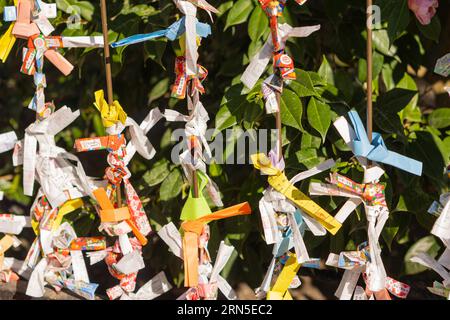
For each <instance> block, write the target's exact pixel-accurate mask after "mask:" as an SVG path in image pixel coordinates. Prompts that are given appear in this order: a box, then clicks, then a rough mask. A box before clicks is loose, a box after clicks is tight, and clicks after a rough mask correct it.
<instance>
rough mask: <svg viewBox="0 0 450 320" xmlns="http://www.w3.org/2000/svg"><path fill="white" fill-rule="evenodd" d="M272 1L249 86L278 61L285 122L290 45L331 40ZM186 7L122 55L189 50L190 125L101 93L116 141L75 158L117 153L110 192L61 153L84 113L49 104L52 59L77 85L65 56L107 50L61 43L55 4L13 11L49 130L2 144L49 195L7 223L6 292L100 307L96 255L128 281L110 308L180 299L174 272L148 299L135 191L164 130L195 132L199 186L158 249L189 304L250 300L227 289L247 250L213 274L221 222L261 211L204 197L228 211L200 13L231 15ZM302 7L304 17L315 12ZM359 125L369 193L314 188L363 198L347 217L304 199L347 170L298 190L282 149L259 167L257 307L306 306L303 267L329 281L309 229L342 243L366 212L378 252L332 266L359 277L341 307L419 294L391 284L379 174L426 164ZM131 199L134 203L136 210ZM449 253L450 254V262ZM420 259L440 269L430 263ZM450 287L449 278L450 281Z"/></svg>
mask: <svg viewBox="0 0 450 320" xmlns="http://www.w3.org/2000/svg"><path fill="white" fill-rule="evenodd" d="M259 1H260V3H261V5H262V7H263V9H264V10H265V12H266V13H267V15H268V17H269V19H270V28H271V37H270V38H269V39H268V40H267V42H266V44H265V45H264V46H263V48H262V49H261V51H260V52H259V53H258V54H257V55H256V56H255V57H254V58H253V59H252V61H251V63H250V65H249V66H248V68H247V70H246V71H245V73H244V75H243V76H242V82H243V83H244V84H245V85H246V86H247V87H249V88H252V87H254V86H255V84H256V82H257V80H258V79H259V78H260V77H261V75H262V74H263V73H264V70H265V69H266V67H267V65H268V64H269V62H270V59H271V58H273V66H274V72H273V74H272V75H271V76H270V77H269V78H267V79H266V80H264V82H263V84H262V90H263V94H264V97H265V100H266V109H267V112H268V113H276V112H279V98H277V96H278V97H279V94H281V92H282V90H283V84H284V83H286V82H287V81H290V80H292V79H295V77H296V75H295V72H294V65H293V60H292V59H291V58H290V57H289V56H288V55H287V54H286V53H285V51H284V47H285V43H286V41H287V39H288V38H289V37H306V36H308V35H309V34H311V33H313V32H315V31H317V30H319V29H320V26H311V27H302V28H293V27H291V26H289V25H288V24H278V17H279V16H281V14H282V12H283V8H284V4H285V2H286V0H284V1H283V0H282V1H267V0H259ZM174 2H175V4H176V7H177V8H178V9H179V10H180V12H181V13H182V14H183V17H182V18H181V19H179V20H178V21H176V22H175V23H173V24H172V25H171V26H169V27H168V28H167V29H164V30H161V31H157V32H153V33H150V34H139V35H134V36H132V37H129V38H126V39H122V40H120V41H118V42H116V43H113V44H111V46H112V47H113V48H115V47H119V46H124V45H131V44H136V43H141V42H144V41H149V40H152V39H155V38H157V37H166V38H167V39H168V40H171V41H179V42H180V47H181V48H182V53H181V55H180V56H178V57H177V58H176V61H175V63H174V64H175V82H174V85H173V87H172V92H171V95H172V97H174V98H178V99H185V100H186V101H187V112H188V114H187V115H184V114H181V113H179V112H177V111H174V110H167V109H166V110H165V111H164V112H161V111H160V110H159V109H158V108H156V109H153V110H151V111H150V112H149V113H148V115H147V117H146V118H145V119H144V120H143V121H142V123H141V124H140V125H139V124H138V123H136V122H135V121H134V120H133V119H131V118H130V117H128V116H127V114H126V112H125V111H124V109H123V108H122V106H121V105H120V103H119V102H118V101H114V102H113V103H112V104H111V105H110V104H108V102H107V101H106V100H105V98H104V94H103V91H101V90H100V91H97V92H95V102H94V105H95V107H96V108H97V109H98V111H99V112H100V114H101V117H102V120H103V124H104V126H105V128H106V132H107V133H108V136H105V137H96V138H86V139H78V140H76V141H75V149H76V151H78V152H89V151H94V150H108V156H107V161H108V164H109V167H108V168H107V169H106V171H105V175H104V177H103V178H102V179H97V178H92V177H88V176H86V174H85V171H84V170H83V166H82V164H81V163H80V161H79V159H78V158H77V157H76V156H75V155H74V154H72V153H70V152H68V151H66V150H64V149H62V148H60V147H58V146H56V144H55V135H57V134H58V133H59V132H61V131H62V130H64V129H65V128H66V127H68V126H69V125H70V124H71V123H72V122H73V121H74V120H75V119H76V118H77V117H78V116H79V115H80V112H79V111H75V112H73V111H72V110H71V109H69V108H68V107H66V106H64V107H61V108H56V107H55V106H54V104H53V103H51V102H47V101H45V95H44V90H45V88H46V87H47V83H46V79H45V74H44V72H43V65H44V61H45V59H47V60H49V61H50V62H51V63H52V64H53V65H54V66H56V67H57V68H58V69H59V70H60V71H61V72H62V73H63V74H64V75H68V74H69V73H70V72H71V71H72V69H73V66H72V65H71V63H70V62H69V61H67V60H66V59H65V58H64V57H63V56H62V55H61V54H60V53H59V52H58V50H57V49H58V48H81V47H102V46H103V37H64V36H62V37H61V36H50V34H51V33H52V32H53V31H54V28H53V27H52V25H51V23H50V22H49V19H51V18H54V17H56V9H57V8H56V5H54V4H47V3H44V2H43V1H39V0H37V1H32V0H15V1H14V6H9V7H5V8H4V18H5V20H6V21H9V22H10V23H11V25H10V27H9V29H8V31H7V32H6V33H5V34H4V35H3V36H2V38H1V39H0V58H1V59H2V61H5V60H6V58H7V57H8V54H9V52H10V51H11V49H12V47H13V45H14V43H15V41H16V39H23V40H26V41H27V45H26V46H25V47H24V49H23V65H22V67H21V72H23V73H25V74H28V75H32V76H33V78H34V83H35V86H36V93H35V95H34V97H33V99H32V101H31V103H30V105H29V108H30V109H33V110H34V111H36V121H35V122H34V123H32V124H31V125H30V126H29V127H28V128H27V129H26V130H25V133H24V138H23V139H22V140H18V138H17V135H16V133H14V132H8V133H4V134H2V135H1V136H0V152H6V151H9V150H12V149H13V150H14V151H13V162H14V165H15V166H19V165H22V166H23V188H24V192H25V194H26V195H28V196H32V195H33V194H34V184H35V181H37V182H38V184H39V185H40V188H39V190H38V192H37V196H36V198H35V201H34V203H33V205H32V208H31V211H30V216H29V217H24V216H16V215H13V214H2V215H0V233H4V234H5V236H4V237H3V238H1V239H0V281H3V282H8V281H15V280H17V279H18V278H19V276H22V277H23V278H25V279H28V287H27V291H26V293H27V295H29V296H32V297H42V296H43V295H44V293H45V288H44V287H45V286H46V285H50V286H52V287H53V288H54V289H56V290H57V291H59V290H62V289H67V290H70V291H72V292H74V293H75V294H77V295H79V296H81V297H84V298H86V299H94V298H95V292H96V289H97V287H98V285H97V284H95V283H91V282H90V279H89V275H88V272H87V268H86V265H85V261H84V256H83V254H84V252H85V253H86V256H87V257H88V258H89V259H90V264H91V265H92V264H95V263H98V262H100V261H104V262H105V263H106V265H107V267H108V270H109V273H110V274H111V276H113V277H114V278H116V279H117V280H118V284H117V285H116V286H114V287H112V288H109V289H107V292H106V293H107V295H108V297H109V298H110V299H118V298H120V299H154V298H156V297H158V296H160V295H161V294H163V293H165V292H167V291H169V290H170V289H171V288H172V286H171V284H170V283H169V281H168V280H167V278H166V276H165V274H164V272H161V273H159V274H158V275H156V276H155V277H154V278H153V279H151V280H150V281H149V282H148V283H146V284H145V285H143V286H142V287H141V288H139V289H138V290H137V291H136V278H137V274H138V272H139V270H141V269H143V268H145V264H144V260H143V257H142V248H143V246H145V245H147V242H148V240H147V236H149V235H150V234H151V232H152V228H151V226H150V223H149V220H148V217H147V214H146V212H145V211H144V208H143V205H142V203H141V200H140V198H139V195H138V194H137V192H136V190H135V189H134V187H133V186H132V185H131V183H130V177H131V172H130V171H129V170H128V168H127V165H128V163H129V162H130V161H131V160H132V158H133V156H134V155H135V153H136V152H138V153H139V154H140V155H141V156H143V157H144V158H146V159H151V158H153V156H154V155H155V152H156V151H155V149H154V148H153V146H152V145H151V143H150V142H149V140H148V138H147V136H146V135H147V134H148V133H149V131H150V129H151V128H152V127H153V126H154V125H155V124H156V123H157V122H158V121H160V120H161V119H163V118H164V119H166V120H167V121H179V122H185V123H186V126H185V134H186V137H187V138H188V139H187V140H186V141H187V146H186V151H184V152H183V153H182V154H181V155H180V160H181V165H182V167H183V171H184V173H185V176H186V178H187V180H188V181H189V183H190V185H191V189H190V193H189V196H188V199H187V201H186V203H185V205H184V207H183V210H182V212H181V217H180V219H181V221H182V223H181V226H180V229H178V228H177V227H176V226H175V224H174V223H169V224H167V225H165V226H163V227H162V228H161V229H160V230H159V231H158V236H159V237H160V238H161V239H162V240H163V241H164V242H165V243H166V244H167V245H168V246H169V248H170V249H171V251H172V253H173V254H175V255H176V256H177V257H179V258H180V259H182V260H183V263H184V272H185V287H187V288H188V289H187V290H186V292H185V293H184V294H183V295H182V296H180V297H179V298H178V299H187V300H198V299H217V298H218V292H219V291H220V292H221V293H222V294H223V295H224V296H225V297H226V298H227V299H237V296H236V294H235V292H234V291H233V289H232V288H231V286H230V285H229V284H228V283H227V281H226V280H225V279H224V278H223V277H222V276H220V273H221V271H222V269H223V268H224V267H225V265H226V263H227V261H228V260H229V258H230V256H231V255H232V253H233V250H234V248H233V247H232V246H230V245H227V244H225V242H221V244H220V247H219V250H218V252H217V255H216V259H215V262H214V263H213V261H212V259H211V257H210V254H209V251H208V240H209V237H210V229H209V227H208V223H209V222H211V221H214V220H219V219H225V218H231V217H235V216H238V215H246V214H250V213H251V208H250V206H249V204H248V203H242V204H238V205H234V206H231V207H228V208H225V209H221V210H218V211H215V212H212V211H211V209H210V207H209V205H208V203H207V201H206V199H205V198H204V196H203V191H206V192H207V193H208V194H209V197H210V198H211V199H212V201H213V202H214V205H215V206H216V207H223V203H222V201H221V198H220V194H219V190H218V188H217V186H216V185H215V183H214V182H213V181H212V180H211V179H210V178H209V177H208V175H207V173H206V172H207V171H206V164H205V159H204V158H203V153H204V152H203V151H205V152H206V154H209V155H211V152H210V150H209V147H208V144H207V141H206V138H205V133H206V129H207V122H208V120H209V117H208V113H207V111H206V109H205V107H204V106H203V104H202V103H201V101H200V94H202V93H204V92H205V90H204V88H203V85H202V81H203V80H204V79H205V78H206V77H207V70H206V69H205V68H204V67H202V66H200V65H199V64H198V46H199V45H200V43H201V39H202V38H205V37H207V36H209V35H210V34H211V28H210V26H209V25H208V24H206V23H202V22H199V21H198V20H197V18H196V16H197V10H198V9H199V8H200V9H203V10H206V11H207V12H208V14H209V15H210V16H211V20H212V13H217V10H216V9H215V8H214V7H212V6H211V5H209V4H208V3H207V2H206V1H204V0H189V1H183V0H174ZM296 2H297V3H298V4H299V5H302V4H304V3H305V2H306V0H296ZM348 116H349V119H350V120H351V125H350V124H349V123H348V121H347V120H346V118H344V117H341V118H339V119H338V120H337V121H336V122H335V124H334V125H335V127H336V129H337V130H338V132H339V133H340V135H341V136H342V138H343V139H344V141H345V142H346V143H347V144H348V145H349V147H350V148H351V149H352V150H353V153H354V154H355V156H356V157H357V159H358V161H359V162H360V163H361V165H362V166H363V167H364V168H365V175H364V181H363V182H362V183H357V182H354V181H352V180H350V179H348V178H346V177H344V176H341V175H339V174H337V173H333V174H331V176H330V179H329V181H328V182H329V184H317V183H312V184H311V187H310V193H311V194H312V195H327V196H328V195H331V196H342V197H348V198H349V200H348V201H347V202H346V203H345V205H344V206H343V207H342V208H341V209H340V210H339V212H338V213H337V215H336V216H334V217H333V216H331V215H330V214H329V213H327V212H326V211H325V210H324V209H322V208H321V207H320V206H319V205H317V204H316V203H315V202H313V200H311V199H310V198H309V197H308V196H307V195H305V194H303V193H302V192H301V191H300V190H299V189H297V188H296V187H295V186H294V185H295V184H296V183H297V182H299V181H301V180H305V179H307V178H309V177H312V176H314V175H315V174H317V173H319V172H323V171H325V170H328V169H331V168H332V167H333V166H334V161H333V160H328V161H326V162H324V163H322V164H321V165H319V166H317V167H316V168H313V169H311V170H308V171H305V172H301V173H299V174H298V175H297V176H295V177H293V178H292V179H288V178H287V177H286V175H285V174H284V160H283V158H282V151H281V146H279V147H278V148H276V149H275V150H272V151H271V153H270V154H269V155H268V156H266V155H264V154H255V155H253V156H252V160H253V163H254V166H255V167H256V168H257V169H258V170H260V171H261V172H262V174H264V175H268V182H269V184H270V186H269V187H268V188H267V189H266V190H265V191H264V194H263V197H262V199H261V201H260V203H259V209H260V213H261V220H262V224H263V227H264V235H265V239H266V242H267V244H269V245H272V244H273V245H274V248H273V259H272V261H271V263H270V266H269V269H268V271H267V274H266V276H265V277H264V281H263V283H262V284H261V286H260V287H259V288H258V289H257V290H256V296H257V297H258V298H260V299H263V298H267V299H292V298H291V295H290V294H289V291H288V289H289V288H296V287H298V286H300V284H301V282H300V279H299V278H298V277H297V272H298V270H299V268H300V266H303V267H308V268H319V265H320V260H319V259H314V258H311V257H309V255H308V251H307V246H306V244H305V242H304V241H303V235H304V232H305V231H306V230H309V231H311V232H312V233H313V234H314V235H315V236H323V235H325V234H326V232H327V231H329V232H330V233H331V234H332V235H335V234H336V233H337V232H338V231H339V229H340V227H341V226H342V224H343V223H344V221H345V219H346V218H347V217H348V216H349V214H351V213H352V211H354V209H355V208H356V207H357V206H359V205H360V204H363V205H364V208H365V212H366V216H367V221H368V241H367V242H365V243H362V244H360V245H359V247H358V250H357V251H352V252H341V253H339V254H338V255H337V254H331V255H330V256H329V258H328V260H327V264H328V265H329V266H332V267H338V268H342V269H345V272H344V276H343V279H342V282H341V284H340V286H339V288H338V290H337V292H336V294H337V296H338V297H339V298H341V299H350V298H351V297H352V296H353V298H354V299H373V298H374V297H375V298H376V299H389V298H390V295H389V293H391V294H393V295H395V296H397V297H401V298H405V297H406V295H407V294H408V291H409V287H408V286H407V285H405V284H402V283H400V282H398V281H396V280H394V279H392V278H389V277H388V276H387V273H386V271H385V269H384V267H383V263H382V260H381V249H380V246H379V243H378V238H379V236H380V233H381V230H382V229H383V225H384V223H385V222H386V220H387V218H388V215H389V211H388V208H387V205H386V202H385V198H384V185H383V184H381V183H379V179H380V177H381V176H382V175H383V174H384V171H383V169H382V168H381V167H380V166H379V165H378V163H384V164H388V165H392V166H396V167H398V168H400V169H403V170H406V171H408V172H410V173H412V174H416V175H420V174H421V172H422V164H421V163H419V162H417V161H415V160H413V159H410V158H407V157H404V156H402V155H400V154H397V153H395V152H392V151H389V150H388V149H387V148H386V146H385V144H384V142H383V139H382V137H381V136H380V135H378V134H374V136H373V139H372V141H369V140H368V138H367V135H366V132H365V129H364V126H363V124H362V122H361V119H360V118H359V116H358V114H357V113H356V112H354V111H352V112H350V113H349V114H348ZM126 129H128V131H129V136H131V139H130V141H128V142H127V141H126V138H125V134H124V131H125V130H126ZM369 161H370V165H369ZM122 191H123V192H122ZM122 194H124V195H125V197H124V201H122ZM83 198H91V199H92V200H94V201H95V203H96V208H97V213H98V215H99V217H100V220H101V225H100V227H99V229H100V231H101V232H103V233H104V234H105V235H107V236H108V242H107V237H106V236H105V237H95V238H94V237H79V236H78V235H77V234H76V232H75V231H74V229H73V227H72V226H71V224H70V223H68V222H63V221H64V216H65V215H66V214H68V213H70V212H73V211H74V210H77V209H79V208H81V207H82V206H83ZM441 200H442V199H441ZM443 202H444V200H442V201H441V203H442V204H443V205H444V203H443ZM448 207H449V204H448V201H447V204H446V205H445V208H444V210H443V212H447V214H441V218H440V219H441V220H443V219H449V218H448V216H449V215H450V213H449V212H448V211H449V208H448ZM445 210H446V211H445ZM150 214H151V213H150ZM438 222H439V221H438ZM445 224H448V223H447V222H445V221H444V222H443V223H442V225H444V226H445ZM24 227H31V228H32V229H33V231H34V233H35V234H36V238H35V240H34V242H33V244H32V245H31V248H30V250H29V252H28V255H27V257H26V259H25V260H24V261H18V260H16V259H14V258H7V257H5V256H4V254H5V252H6V251H7V250H8V249H9V248H10V247H11V246H19V245H20V241H19V239H18V238H17V237H16V235H18V234H20V233H21V232H22V229H23V228H24ZM445 232H446V235H447V238H446V236H443V235H442V236H441V235H440V236H441V237H442V238H443V239H444V241H446V243H447V244H448V243H449V240H448V234H449V233H448V230H447V229H445ZM107 243H110V244H111V245H110V246H108V245H107ZM292 249H293V251H292ZM446 254H447V256H448V255H449V254H448V251H446ZM417 259H421V261H423V262H424V263H428V264H429V265H432V266H435V265H436V264H435V263H434V262H433V261H431V260H430V258H427V257H418V258H417ZM432 262H433V263H434V264H433V263H432ZM446 267H448V264H447V266H446ZM436 268H437V267H436ZM439 270H440V269H439ZM444 271H445V269H444ZM440 274H441V275H443V273H440ZM360 275H363V279H364V282H365V284H366V287H365V289H363V288H362V287H359V286H357V282H358V278H359V277H360ZM449 278H450V277H449V276H448V273H446V278H445V280H446V281H448V280H449ZM273 279H276V280H275V281H273ZM446 285H447V283H445V282H444V284H443V285H441V286H438V285H435V288H436V290H444V291H445V286H446ZM447 295H448V291H447Z"/></svg>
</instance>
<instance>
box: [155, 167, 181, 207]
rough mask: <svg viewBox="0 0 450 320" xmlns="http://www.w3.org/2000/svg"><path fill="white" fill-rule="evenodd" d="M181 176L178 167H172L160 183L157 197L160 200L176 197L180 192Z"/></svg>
mask: <svg viewBox="0 0 450 320" xmlns="http://www.w3.org/2000/svg"><path fill="white" fill-rule="evenodd" d="M182 185H183V177H182V176H181V173H180V170H179V169H174V170H173V171H172V172H171V173H170V174H169V176H168V177H167V178H166V179H165V180H164V181H163V183H162V184H161V188H160V190H159V198H160V199H161V201H169V200H170V199H173V198H175V197H177V196H178V195H179V194H180V192H181V187H182Z"/></svg>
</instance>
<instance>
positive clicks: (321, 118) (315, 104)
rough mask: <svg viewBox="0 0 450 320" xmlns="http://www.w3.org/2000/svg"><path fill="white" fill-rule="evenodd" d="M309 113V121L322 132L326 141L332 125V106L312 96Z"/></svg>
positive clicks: (323, 139)
mask: <svg viewBox="0 0 450 320" xmlns="http://www.w3.org/2000/svg"><path fill="white" fill-rule="evenodd" d="M307 115H308V123H309V124H310V125H311V127H313V128H314V129H315V130H316V131H317V132H319V133H320V135H321V136H322V141H323V142H324V141H325V137H326V136H327V132H328V129H329V128H330V125H331V109H330V106H329V105H327V104H325V103H323V102H321V101H319V100H317V99H316V98H315V97H312V98H311V100H309V103H308V111H307Z"/></svg>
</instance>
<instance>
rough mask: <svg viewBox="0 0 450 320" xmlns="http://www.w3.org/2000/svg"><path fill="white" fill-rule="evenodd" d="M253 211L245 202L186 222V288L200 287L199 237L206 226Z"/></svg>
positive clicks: (184, 246) (183, 226)
mask: <svg viewBox="0 0 450 320" xmlns="http://www.w3.org/2000/svg"><path fill="white" fill-rule="evenodd" d="M251 212H252V210H251V208H250V205H249V203H248V202H244V203H241V204H238V205H235V206H232V207H229V208H226V209H222V210H219V211H216V212H214V213H211V214H208V215H206V216H204V217H201V218H199V219H196V220H192V221H185V222H183V223H182V225H181V228H182V229H183V230H184V237H183V257H184V272H185V280H184V285H185V287H197V285H198V247H199V237H200V235H201V233H202V231H203V228H204V227H205V225H206V224H207V223H209V222H211V221H215V220H221V219H226V218H231V217H235V216H239V215H247V214H251Z"/></svg>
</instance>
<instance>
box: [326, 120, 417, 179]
mask: <svg viewBox="0 0 450 320" xmlns="http://www.w3.org/2000/svg"><path fill="white" fill-rule="evenodd" d="M348 116H349V118H350V120H351V123H352V126H350V125H349V123H348V122H347V120H346V119H345V118H344V117H339V118H338V119H337V120H336V121H335V122H334V126H335V127H336V129H337V130H338V132H339V134H340V135H341V136H342V138H343V139H344V142H345V143H347V144H348V146H349V147H350V148H351V149H352V151H353V153H354V154H355V156H356V157H357V158H358V160H360V159H361V158H363V159H368V160H371V161H375V162H381V163H385V164H388V165H391V166H393V167H396V168H398V169H400V170H404V171H407V172H409V173H412V174H415V175H417V176H421V175H422V162H420V161H417V160H414V159H411V158H409V157H406V156H403V155H401V154H399V153H396V152H393V151H390V150H388V148H387V146H386V144H385V143H384V140H383V137H382V136H381V134H379V133H376V132H374V133H373V136H372V141H369V138H368V137H367V132H366V129H365V128H364V124H363V123H362V121H361V118H360V117H359V115H358V113H357V112H356V111H350V112H349V113H348ZM360 162H361V160H360ZM362 164H364V162H363V163H362Z"/></svg>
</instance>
